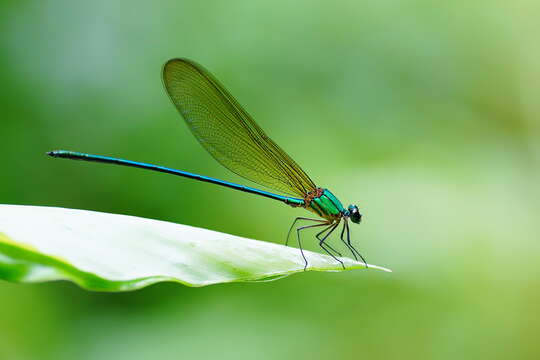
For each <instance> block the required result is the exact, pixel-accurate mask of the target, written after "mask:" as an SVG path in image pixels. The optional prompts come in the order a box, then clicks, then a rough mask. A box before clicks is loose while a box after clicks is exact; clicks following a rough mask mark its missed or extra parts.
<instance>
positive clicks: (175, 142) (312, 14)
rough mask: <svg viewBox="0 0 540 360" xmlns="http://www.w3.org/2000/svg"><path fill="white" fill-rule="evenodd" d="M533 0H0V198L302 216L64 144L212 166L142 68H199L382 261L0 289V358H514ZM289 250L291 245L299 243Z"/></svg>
mask: <svg viewBox="0 0 540 360" xmlns="http://www.w3.org/2000/svg"><path fill="white" fill-rule="evenodd" d="M538 10H539V6H538V2H537V1H534V0H530V1H528V0H517V1H512V2H494V1H474V2H468V1H451V2H439V1H426V0H425V1H421V0H409V1H403V0H402V1H400V0H383V1H379V0H368V1H334V2H327V1H307V0H305V1H286V0H273V1H248V0H246V1H195V0H194V1H180V0H176V1H170V0H169V1H161V2H150V1H123V2H119V1H110V0H98V1H91V2H88V1H68V0H31V1H30V0H28V1H15V0H2V1H1V2H0V65H1V66H0V81H1V85H2V86H1V90H0V105H1V106H0V108H1V110H0V111H1V113H0V114H1V122H0V135H1V138H0V162H1V174H2V175H1V176H0V195H1V198H0V202H1V203H7V204H29V205H30V204H31V205H50V206H62V207H70V208H81V209H91V210H98V211H105V212H114V213H122V214H131V215H137V216H144V217H150V218H155V219H162V220H168V221H173V222H178V223H183V224H189V225H194V226H200V227H204V228H208V229H213V230H218V231H222V232H227V233H232V234H236V235H241V236H244V237H250V238H255V239H261V240H266V241H273V242H282V241H283V239H284V236H285V233H286V231H287V229H288V226H289V224H290V222H291V221H292V219H293V218H294V216H298V215H300V214H304V213H303V212H301V211H300V210H298V209H292V208H289V207H287V206H283V205H282V204H279V203H276V202H273V201H269V200H267V199H264V198H259V197H255V196H252V195H249V194H243V193H237V192H234V191H230V190H226V189H222V188H217V187H215V186H211V185H208V184H201V183H197V182H194V181H189V180H184V179H179V178H176V177H173V176H166V175H160V174H155V173H149V172H143V171H139V170H135V169H126V168H118V167H112V166H107V165H97V164H84V163H75V162H68V161H61V160H53V159H50V158H47V157H46V156H45V151H47V150H52V149H59V148H62V149H70V150H78V151H85V152H92V153H97V154H108V155H112V156H118V157H124V158H128V159H133V160H139V161H146V162H153V163H157V164H161V165H166V166H171V167H176V168H179V169H184V170H188V171H193V172H197V173H201V174H205V175H209V176H215V177H218V178H222V179H227V180H231V181H239V182H242V183H245V182H244V181H243V180H241V179H239V178H237V177H235V176H234V175H233V174H231V173H229V172H228V171H227V170H226V169H224V168H222V167H221V166H219V165H218V164H217V163H216V162H215V161H214V160H213V159H212V158H211V157H210V156H209V155H208V154H206V153H205V151H204V150H203V149H202V148H201V147H200V146H199V144H198V143H197V142H196V140H195V139H194V138H193V136H192V135H191V134H190V133H189V130H188V129H187V127H186V126H185V124H183V120H182V119H181V118H180V116H179V115H178V114H177V112H176V110H175V109H174V107H173V106H172V104H171V103H170V101H169V99H168V98H167V96H166V95H165V92H164V90H163V87H162V84H161V80H160V70H161V66H162V64H163V63H164V62H165V61H166V60H168V59H169V58H172V57H180V56H181V57H188V58H191V59H193V60H195V61H197V62H199V63H201V64H203V65H204V66H205V67H207V68H208V69H209V70H210V71H211V72H212V73H214V74H215V75H216V76H217V77H218V78H219V79H220V80H221V81H222V82H223V83H224V84H225V85H226V86H227V87H228V88H229V90H230V91H231V92H232V93H233V94H234V95H235V96H236V97H237V99H238V100H239V101H240V103H241V104H243V105H244V106H245V107H246V109H247V110H248V111H249V112H250V113H251V114H252V115H253V117H254V118H255V119H256V120H257V121H258V122H259V123H260V124H261V126H262V127H263V128H264V129H265V130H266V131H267V132H268V134H269V135H270V136H272V138H274V139H275V140H276V142H278V143H279V144H280V145H281V146H282V147H283V148H284V149H285V150H286V151H287V152H289V153H290V154H291V156H292V157H294V158H295V159H296V160H297V161H298V162H299V163H300V164H301V165H302V167H303V168H304V169H305V170H306V171H307V172H308V173H309V174H310V175H311V177H312V178H313V179H314V180H315V182H316V183H317V184H319V185H321V186H325V187H329V188H330V189H332V191H333V192H334V193H335V194H336V195H337V196H338V197H340V198H341V199H342V201H343V202H345V203H349V202H353V203H358V204H359V206H360V207H361V209H362V211H363V213H364V215H365V218H364V220H365V221H364V222H363V223H362V225H361V226H355V227H354V228H353V234H354V241H355V243H356V244H357V246H358V247H359V248H360V249H361V250H362V253H363V254H364V255H365V256H366V258H367V259H368V260H369V262H371V263H374V264H379V265H382V266H387V267H390V268H392V269H393V270H394V273H391V274H386V273H380V272H375V271H351V272H346V273H339V274H326V273H306V274H299V275H295V276H292V277H289V278H286V279H283V280H279V281H276V282H272V283H263V284H230V285H217V286H210V287H207V288H188V287H184V286H180V285H176V284H158V285H154V286H151V287H149V288H146V289H144V290H141V291H136V292H132V293H123V294H107V293H90V292H85V291H83V290H81V289H79V288H77V287H76V286H75V285H73V284H70V283H50V284H39V285H17V284H11V283H7V282H0V359H2V360H4V359H16V360H18V359H45V360H48V359H55V360H56V359H60V360H62V359H83V360H86V359H88V360H90V359H92V360H93V359H149V358H153V359H186V358H193V359H214V358H219V359H246V358H255V359H293V358H314V359H369V358H372V359H393V358H399V359H456V358H458V359H459V358H467V359H479V358H490V359H538V358H539V357H540V344H539V343H538V336H539V332H540V314H539V313H540V312H539V311H538V307H539V303H540V287H539V285H540V280H539V279H540V278H539V275H540V274H539V273H540V271H539V266H538V262H539V260H540V252H539V250H540V249H539V247H540V246H539V242H538V234H539V232H538V222H539V214H540V190H539V186H538V185H539V180H540V172H539V169H540V167H539V161H540V147H539V140H540V121H539V114H540V102H539V101H538V99H539V95H540V75H539V74H540V71H539V67H540V46H539V44H540V41H539V40H540V36H539V35H540V32H539V29H540V26H539V22H538V18H539V17H538ZM311 248H312V249H315V247H314V246H313V245H312V247H311Z"/></svg>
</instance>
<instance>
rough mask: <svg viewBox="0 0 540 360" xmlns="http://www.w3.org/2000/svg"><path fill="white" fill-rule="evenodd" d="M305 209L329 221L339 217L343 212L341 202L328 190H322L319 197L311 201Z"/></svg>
mask: <svg viewBox="0 0 540 360" xmlns="http://www.w3.org/2000/svg"><path fill="white" fill-rule="evenodd" d="M307 209H308V210H311V211H313V212H314V213H316V214H317V215H319V216H320V217H323V218H325V219H329V220H331V219H335V218H338V217H340V216H341V214H342V213H343V212H344V211H345V208H344V207H343V205H342V204H341V202H340V201H339V200H338V199H337V198H336V197H335V196H334V194H332V193H331V192H330V190H328V189H324V190H323V193H322V195H321V196H320V197H318V198H314V199H313V200H311V202H310V203H309V207H307Z"/></svg>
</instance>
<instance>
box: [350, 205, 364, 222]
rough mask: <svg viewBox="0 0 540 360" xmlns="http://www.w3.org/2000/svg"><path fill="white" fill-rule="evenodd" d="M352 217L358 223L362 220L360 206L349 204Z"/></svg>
mask: <svg viewBox="0 0 540 360" xmlns="http://www.w3.org/2000/svg"><path fill="white" fill-rule="evenodd" d="M349 213H350V215H349V216H350V219H351V221H352V222H353V223H355V224H358V223H359V222H360V221H361V220H362V214H360V211H358V206H356V205H350V206H349Z"/></svg>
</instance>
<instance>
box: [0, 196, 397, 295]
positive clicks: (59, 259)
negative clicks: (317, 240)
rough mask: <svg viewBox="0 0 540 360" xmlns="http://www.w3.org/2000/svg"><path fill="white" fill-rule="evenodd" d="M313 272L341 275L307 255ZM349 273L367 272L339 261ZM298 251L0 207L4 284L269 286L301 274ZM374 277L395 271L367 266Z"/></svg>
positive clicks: (212, 234)
mask: <svg viewBox="0 0 540 360" xmlns="http://www.w3.org/2000/svg"><path fill="white" fill-rule="evenodd" d="M305 254H306V257H307V259H308V261H309V267H308V269H307V270H309V271H343V269H342V268H341V266H340V265H339V264H338V263H337V262H336V261H335V260H334V259H332V258H331V257H329V256H326V255H322V254H318V253H313V252H309V251H305ZM341 260H342V261H343V263H344V264H345V266H346V269H347V270H352V269H362V268H365V266H364V265H363V264H362V263H360V262H357V261H354V260H352V259H349V258H342V259H341ZM303 267H304V263H303V260H302V257H301V255H300V251H299V250H298V249H296V248H291V247H286V246H283V245H278V244H273V243H269V242H263V241H257V240H251V239H245V238H241V237H238V236H233V235H229V234H224V233H220V232H216V231H211V230H206V229H200V228H196V227H191V226H187V225H179V224H174V223H169V222H165V221H158V220H150V219H145V218H138V217H134V216H126V215H116V214H107V213H101V212H95V211H85V210H74V209H63V208H54V207H41V206H21V205H0V279H4V280H7V281H13V282H42V281H52V280H70V281H73V282H74V283H76V284H78V285H79V286H81V287H83V288H85V289H88V290H95V291H127V290H135V289H139V288H142V287H145V286H148V285H150V284H154V283H156V282H160V281H175V282H179V283H182V284H184V285H188V286H205V285H210V284H217V283H227V282H236V281H268V280H275V279H278V278H281V277H284V276H288V275H291V274H294V273H297V272H303V271H304V269H303ZM369 268H370V269H379V270H384V271H390V270H388V269H385V268H382V267H378V266H374V265H369Z"/></svg>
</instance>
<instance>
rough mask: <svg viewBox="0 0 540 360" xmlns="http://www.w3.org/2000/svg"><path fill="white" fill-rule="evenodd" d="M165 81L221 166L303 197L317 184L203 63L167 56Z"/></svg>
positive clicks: (186, 117) (166, 86) (173, 98)
mask: <svg viewBox="0 0 540 360" xmlns="http://www.w3.org/2000/svg"><path fill="white" fill-rule="evenodd" d="M163 81H164V84H165V88H166V89H167V93H168V94H169V96H170V98H171V100H172V102H173V103H174V105H175V106H176V108H177V109H178V111H179V112H180V114H181V115H182V117H183V118H184V120H185V121H186V123H187V124H188V126H189V128H190V129H191V132H192V133H193V135H195V137H196V138H197V140H198V141H199V142H200V143H201V145H202V146H203V147H204V148H205V149H206V150H207V151H208V152H209V153H210V154H211V155H212V156H213V157H214V158H215V159H216V160H217V161H219V162H220V163H221V164H222V165H223V166H225V167H226V168H227V169H229V170H231V171H232V172H234V173H236V174H238V175H240V176H242V177H244V178H246V179H248V180H251V181H253V182H255V183H257V184H260V185H263V186H266V187H269V188H272V189H274V190H277V191H279V192H282V193H285V194H289V195H296V196H300V197H304V195H305V194H306V193H307V192H309V191H313V190H315V188H316V186H315V184H314V183H313V181H311V179H310V178H309V176H307V174H306V173H305V172H304V171H303V170H302V169H301V168H300V166H298V164H296V163H295V162H294V160H292V159H291V158H290V157H289V156H288V155H287V154H286V153H285V151H283V150H282V149H281V148H280V147H279V146H278V145H276V143H275V142H273V141H272V140H271V139H270V138H269V137H268V136H267V135H266V134H265V133H264V132H263V131H262V129H261V128H260V127H259V126H258V125H257V124H256V123H255V121H253V119H252V118H251V116H249V114H248V113H247V112H246V111H245V110H244V109H242V107H241V106H240V104H238V102H236V100H235V99H234V98H233V97H232V96H231V95H230V94H229V92H228V91H227V90H225V88H224V87H223V86H222V85H221V84H220V83H219V82H218V81H217V80H216V79H215V78H214V77H213V76H212V75H211V74H210V73H209V72H207V71H206V70H205V69H204V68H203V67H202V66H200V65H198V64H196V63H194V62H192V61H190V60H186V59H172V60H169V61H168V62H167V63H166V64H165V66H164V68H163Z"/></svg>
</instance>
